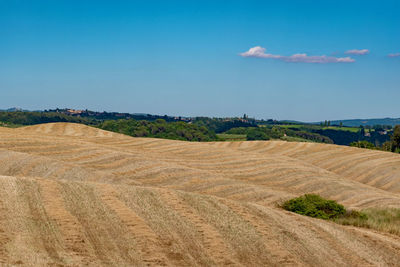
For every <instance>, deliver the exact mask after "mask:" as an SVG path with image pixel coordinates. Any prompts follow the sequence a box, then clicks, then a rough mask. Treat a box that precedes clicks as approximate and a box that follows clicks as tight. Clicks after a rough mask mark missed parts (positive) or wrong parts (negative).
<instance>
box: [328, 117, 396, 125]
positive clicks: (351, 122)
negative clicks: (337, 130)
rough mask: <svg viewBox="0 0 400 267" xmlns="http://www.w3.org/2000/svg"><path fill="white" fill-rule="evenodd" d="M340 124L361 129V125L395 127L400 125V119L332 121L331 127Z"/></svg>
mask: <svg viewBox="0 0 400 267" xmlns="http://www.w3.org/2000/svg"><path fill="white" fill-rule="evenodd" d="M340 122H342V123H343V126H349V127H359V126H360V125H363V126H367V125H368V126H374V125H391V126H395V125H398V124H400V118H398V119H394V118H383V119H354V120H341V121H340V120H337V121H331V125H339V124H340Z"/></svg>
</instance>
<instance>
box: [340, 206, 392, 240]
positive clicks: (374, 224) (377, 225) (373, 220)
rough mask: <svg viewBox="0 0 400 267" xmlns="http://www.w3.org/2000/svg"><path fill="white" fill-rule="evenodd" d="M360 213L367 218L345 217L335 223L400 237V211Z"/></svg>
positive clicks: (375, 209)
mask: <svg viewBox="0 0 400 267" xmlns="http://www.w3.org/2000/svg"><path fill="white" fill-rule="evenodd" d="M353 212H355V211H353ZM358 213H361V214H364V215H365V216H343V217H339V218H336V219H334V221H335V222H337V223H339V224H343V225H353V226H357V227H365V228H370V229H374V230H378V231H382V232H387V233H391V234H395V235H399V236H400V209H396V208H384V209H382V208H370V209H365V210H362V212H358Z"/></svg>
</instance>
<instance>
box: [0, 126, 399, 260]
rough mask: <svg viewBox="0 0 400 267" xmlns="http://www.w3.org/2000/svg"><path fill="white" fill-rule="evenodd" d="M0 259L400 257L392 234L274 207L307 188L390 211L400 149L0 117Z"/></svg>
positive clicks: (395, 193) (341, 200)
mask: <svg viewBox="0 0 400 267" xmlns="http://www.w3.org/2000/svg"><path fill="white" fill-rule="evenodd" d="M0 183H1V186H0V210H1V212H0V215H1V216H0V264H1V265H17V264H20V265H28V266H38V265H39V266H43V265H45V266H47V265H56V266H59V265H61V266H63V265H65V266H76V265H89V266H101V265H103V266H110V265H111V266H131V265H138V266H145V265H150V266H177V265H179V266H210V265H211V266H212V265H233V266H239V265H247V266H261V265H273V266H282V265H283V266H284V265H296V266H302V265H308V266H309V265H311V266H339V265H340V266H346V265H353V266H368V265H380V266H396V265H397V266H399V263H400V236H398V235H395V234H390V233H387V232H385V231H378V230H374V229H367V228H359V227H354V226H343V225H340V224H336V223H334V222H331V221H324V220H319V219H314V218H309V217H305V216H301V215H298V214H294V213H291V212H288V211H285V210H283V209H281V208H279V207H278V204H279V203H281V202H282V201H284V200H287V199H290V198H293V197H296V196H299V195H302V194H305V193H316V194H320V195H321V196H323V197H326V198H329V199H333V200H336V201H338V202H339V203H341V204H343V205H345V206H346V207H348V208H351V209H366V208H368V209H375V208H393V209H398V208H400V155H399V154H394V153H388V152H382V151H375V150H366V149H359V148H352V147H344V146H336V145H327V144H316V143H305V142H303V143H297V142H285V141H252V142H250V141H235V142H208V143H196V142H184V141H173V140H163V139H152V138H133V137H129V136H125V135H120V134H116V133H112V132H107V131H103V130H99V129H96V128H92V127H88V126H84V125H80V124H72V123H49V124H42V125H36V126H29V127H22V128H15V129H10V128H4V127H0Z"/></svg>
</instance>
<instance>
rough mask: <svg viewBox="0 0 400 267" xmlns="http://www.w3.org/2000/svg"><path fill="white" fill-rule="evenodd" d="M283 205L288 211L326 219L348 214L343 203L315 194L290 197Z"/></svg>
mask: <svg viewBox="0 0 400 267" xmlns="http://www.w3.org/2000/svg"><path fill="white" fill-rule="evenodd" d="M282 207H283V208H284V209H285V210H288V211H292V212H295V213H298V214H302V215H306V216H310V217H314V218H319V219H324V220H328V219H333V218H338V217H339V216H342V215H344V214H346V209H345V208H344V206H343V205H341V204H339V203H337V202H336V201H334V200H327V199H324V198H322V197H321V196H319V195H315V194H306V195H304V196H300V197H297V198H293V199H290V200H288V201H286V202H284V203H283V205H282Z"/></svg>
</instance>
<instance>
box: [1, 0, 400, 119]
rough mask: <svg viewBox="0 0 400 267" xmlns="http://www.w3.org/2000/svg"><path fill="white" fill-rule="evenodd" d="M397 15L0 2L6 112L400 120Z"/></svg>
mask: <svg viewBox="0 0 400 267" xmlns="http://www.w3.org/2000/svg"><path fill="white" fill-rule="evenodd" d="M399 10H400V1H384V0H383V1H349V0H347V1H340V0H339V1H329V0H328V1H307V0H303V1H217V0H214V1H204V0H203V1H151V0H150V1H99V0H98V1H94V0H93V1H74V0H69V1H62V0H57V1H39V0H36V1H33V0H30V1H16V0H0V93H1V96H0V108H8V107H13V106H17V107H22V108H26V109H48V108H56V107H60V108H62V107H70V108H77V109H85V108H87V109H91V110H98V111H103V110H106V111H120V112H144V113H151V114H161V115H163V114H168V115H182V116H218V117H224V116H241V115H242V114H243V113H246V114H249V115H250V116H252V117H256V118H264V119H268V118H274V119H293V120H302V121H319V120H325V119H327V120H333V119H350V118H372V117H400V109H399V99H400V75H399V74H400V57H399V56H397V54H396V53H400V16H399V15H398V14H399V13H398V12H399ZM251 48H253V50H250V49H251ZM349 50H356V51H353V52H352V53H351V52H350V53H346V51H349ZM366 50H368V51H366ZM246 52H247V53H246ZM298 54H300V56H299V55H298ZM304 54H306V55H304ZM389 54H392V56H391V57H389V56H388V55H389ZM296 55H297V56H296Z"/></svg>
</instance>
